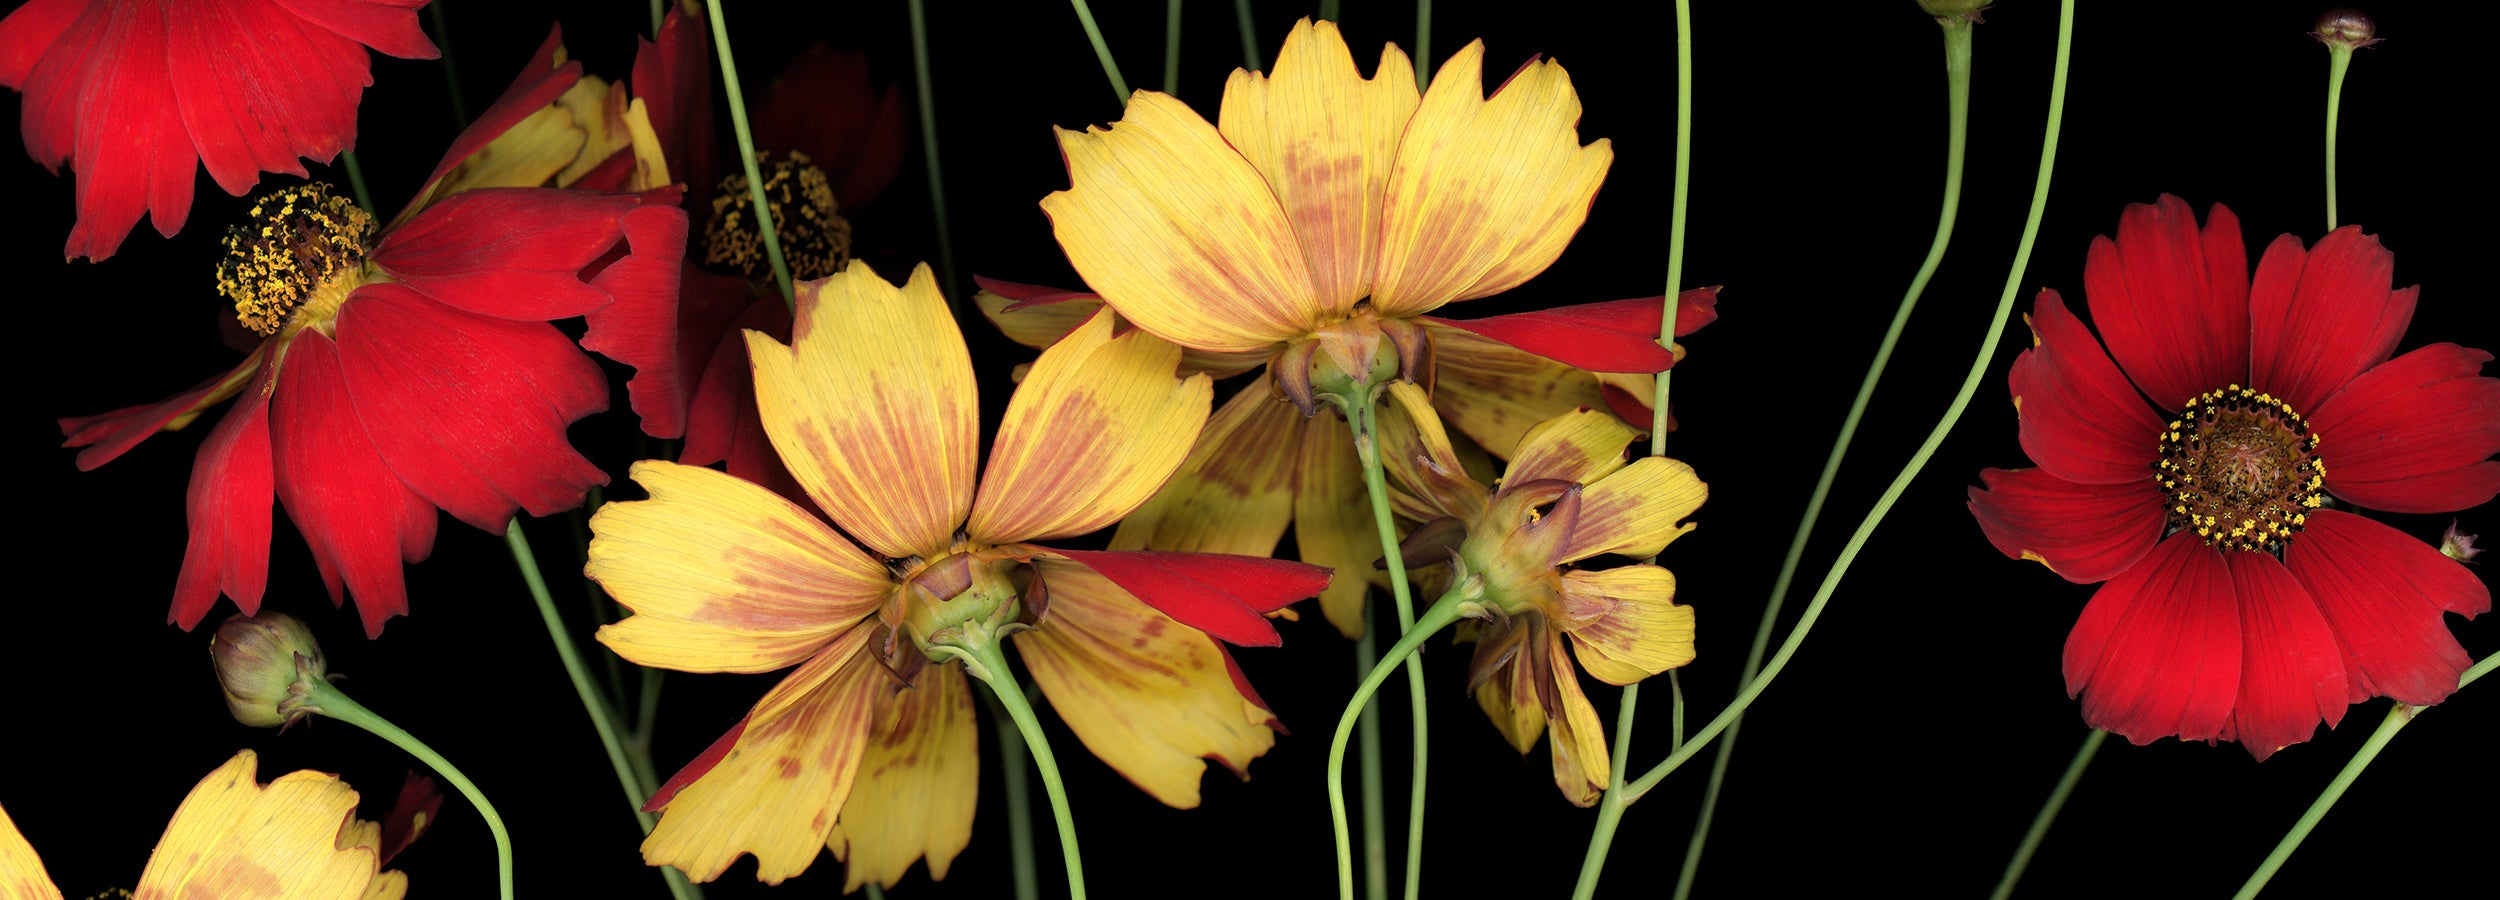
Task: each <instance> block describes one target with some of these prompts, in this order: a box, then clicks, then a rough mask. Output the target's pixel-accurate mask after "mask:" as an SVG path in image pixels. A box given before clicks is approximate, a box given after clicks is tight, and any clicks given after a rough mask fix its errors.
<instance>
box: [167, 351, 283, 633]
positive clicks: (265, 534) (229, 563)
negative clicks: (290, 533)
mask: <svg viewBox="0 0 2500 900" xmlns="http://www.w3.org/2000/svg"><path fill="white" fill-rule="evenodd" d="M269 387H270V373H269V371H268V370H267V369H263V370H261V374H260V377H258V378H254V379H252V384H251V387H249V388H247V389H246V393H245V394H244V395H243V402H241V403H237V404H235V406H234V408H233V409H231V410H228V411H227V412H226V418H225V419H224V420H223V421H220V422H218V423H217V427H216V428H215V429H213V430H211V431H210V432H209V433H208V440H207V441H205V442H202V443H201V444H200V455H199V456H197V457H195V458H193V460H192V462H191V486H190V488H189V490H187V491H185V492H184V494H185V496H184V502H183V506H184V508H185V510H184V511H185V514H186V516H185V517H186V518H187V519H189V520H190V526H191V540H190V543H189V545H187V546H185V547H184V548H183V550H182V574H180V575H177V576H175V578H174V607H173V611H172V612H171V613H170V614H168V615H167V616H166V618H165V621H167V622H171V623H173V624H175V625H180V626H182V628H183V629H184V630H186V631H188V630H190V628H191V627H192V626H194V625H198V624H200V617H201V616H204V615H207V614H208V609H209V607H211V606H215V605H217V595H218V593H219V592H223V593H224V594H225V595H226V596H228V597H232V598H234V605H235V606H237V607H240V608H241V609H242V610H243V612H244V613H245V614H246V615H249V614H251V613H254V612H258V611H259V610H260V595H261V592H262V591H263V590H265V589H267V588H268V586H269V510H270V507H272V506H274V505H275V503H274V501H273V494H272V492H273V490H274V488H273V487H272V486H271V475H270V462H269Z"/></svg>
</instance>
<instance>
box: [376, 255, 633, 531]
mask: <svg viewBox="0 0 2500 900" xmlns="http://www.w3.org/2000/svg"><path fill="white" fill-rule="evenodd" d="M338 347H339V360H340V368H341V369H343V370H344V371H345V372H346V375H347V379H346V380H347V390H348V394H349V396H351V397H354V398H355V401H356V413H357V418H359V419H361V420H362V421H363V422H364V423H365V431H366V433H367V435H368V436H369V437H371V438H372V440H373V446H374V448H375V449H378V450H380V451H381V452H382V458H383V459H384V460H387V461H388V462H389V463H390V466H391V471H393V472H396V473H398V475H399V478H400V480H401V481H403V482H406V483H407V485H408V487H409V488H410V489H412V490H414V491H416V492H417V494H418V495H419V496H422V497H424V498H425V499H427V500H430V501H432V502H433V503H434V504H435V505H437V506H440V507H442V508H443V509H444V510H445V511H446V512H449V513H451V514H452V515H453V516H456V517H458V518H459V519H460V520H461V521H463V522H467V523H469V524H471V525H474V526H477V527H479V528H483V529H486V530H488V531H502V530H503V528H504V525H505V523H507V522H509V521H511V518H512V510H513V507H514V506H516V505H518V506H520V507H522V508H524V509H527V510H529V511H530V514H531V515H539V516H543V515H549V514H552V513H557V512H561V511H564V510H567V509H571V508H573V507H574V506H577V505H580V503H581V502H582V494H583V492H585V491H587V490H589V489H590V488H591V487H592V486H593V485H599V484H605V483H607V476H606V475H605V474H604V473H601V472H600V471H599V469H598V468H597V467H594V466H592V465H591V464H590V462H589V461H588V460H585V459H583V458H582V457H581V454H579V453H576V452H574V450H573V448H572V446H571V445H569V444H567V443H566V442H565V436H564V431H565V428H566V427H568V426H570V425H571V424H572V423H573V422H574V420H577V419H580V418H581V417H583V416H586V415H589V414H591V413H594V412H598V411H600V410H602V409H605V408H607V401H608V389H607V382H606V380H605V379H603V378H601V377H600V374H599V367H598V365H597V364H595V363H593V362H591V361H590V358H589V357H587V356H584V355H582V352H581V351H580V350H579V349H577V348H575V347H574V346H573V342H572V341H571V340H568V339H566V338H565V336H564V334H563V333H562V332H559V331H557V330H556V329H555V327H554V326H552V325H548V324H546V323H544V322H515V321H511V320H507V319H490V318H485V317H482V316H473V315H470V314H468V313H464V312H460V311H458V310H454V309H451V308H449V307H445V306H443V305H441V304H438V303H435V302H433V301H431V300H428V299H426V298H425V297H423V296H421V295H419V294H417V293H416V292H414V291H411V290H409V289H407V288H406V287H405V286H403V285H398V284H371V285H366V286H364V287H362V288H358V289H357V291H356V294H355V295H354V296H352V297H349V298H348V300H347V303H346V305H345V307H344V308H343V309H342V310H341V311H340V313H339V319H338Z"/></svg>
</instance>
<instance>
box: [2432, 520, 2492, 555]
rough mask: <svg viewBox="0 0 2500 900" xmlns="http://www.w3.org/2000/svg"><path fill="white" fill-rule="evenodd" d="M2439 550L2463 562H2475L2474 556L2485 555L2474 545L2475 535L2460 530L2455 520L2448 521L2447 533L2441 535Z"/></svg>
mask: <svg viewBox="0 0 2500 900" xmlns="http://www.w3.org/2000/svg"><path fill="white" fill-rule="evenodd" d="M2439 552H2440V553H2441V554H2443V555H2445V556H2447V557H2448V558H2449V559H2453V560H2456V561H2458V562H2461V563H2470V562H2473V561H2474V557H2477V556H2481V555H2483V551H2482V550H2480V549H2478V548H2476V547H2475V546H2474V535H2470V534H2466V533H2463V532H2460V531H2458V530H2457V523H2456V522H2454V521H2450V522H2449V523H2448V531H2447V533H2445V534H2441V535H2440V536H2439Z"/></svg>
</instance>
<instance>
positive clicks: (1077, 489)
mask: <svg viewBox="0 0 2500 900" xmlns="http://www.w3.org/2000/svg"><path fill="white" fill-rule="evenodd" d="M1111 326H1112V317H1111V316H1110V315H1107V314H1104V313H1100V312H1097V313H1096V314H1095V316H1094V318H1093V319H1091V320H1089V321H1087V322H1086V324H1084V325H1081V326H1078V328H1077V330H1075V331H1073V332H1069V334H1068V336H1067V337H1065V338H1062V339H1060V341H1059V342H1058V343H1056V344H1053V345H1051V348H1050V349H1048V350H1045V351H1042V357H1041V359H1039V360H1037V361H1035V362H1034V364H1033V369H1032V371H1031V373H1029V374H1027V375H1026V376H1025V378H1024V383H1023V384H1022V385H1019V386H1018V387H1017V388H1016V393H1015V396H1014V397H1013V398H1011V399H1009V400H1008V401H1007V413H1006V417H1005V418H1004V419H1003V420H1002V421H1000V422H999V425H998V434H997V437H995V438H994V439H992V440H991V442H990V459H989V467H988V469H987V470H986V471H984V472H983V473H982V477H981V486H980V491H979V493H978V494H977V495H976V496H975V497H974V498H973V501H972V513H971V517H970V518H969V520H968V521H966V523H965V525H964V531H965V533H966V534H967V535H970V536H971V538H972V539H973V540H975V541H979V542H981V543H985V544H993V545H995V544H1009V543H1015V542H1018V541H1039V540H1050V539H1053V538H1063V537H1074V536H1077V535H1081V534H1091V533H1093V532H1095V531H1099V530H1101V529H1103V528H1106V527H1109V526H1110V525H1111V523H1113V522H1117V521H1119V520H1120V518H1121V517H1122V516H1126V515H1128V513H1129V511H1130V510H1133V509H1136V508H1137V506H1138V504H1141V503H1144V502H1146V498H1148V497H1150V496H1153V495H1154V492H1155V490H1156V489H1157V488H1160V487H1162V486H1163V483H1164V482H1165V481H1166V480H1168V479H1170V478H1171V477H1172V471H1173V470H1174V469H1176V468H1179V467H1180V464H1181V461H1182V460H1183V459H1184V458H1186V457H1187V456H1188V454H1189V450H1190V445H1191V444H1193V443H1195V442H1196V441H1197V439H1198V432H1199V429H1200V428H1201V427H1203V426H1204V425H1205V424H1206V420H1207V403H1208V399H1209V398H1210V397H1211V396H1212V395H1213V392H1214V387H1213V385H1212V384H1211V381H1210V379H1208V378H1207V377H1206V376H1204V375H1195V376H1191V377H1188V378H1175V377H1173V373H1174V372H1175V371H1176V370H1177V368H1178V366H1179V365H1180V358H1181V348H1180V347H1179V346H1177V345H1175V344H1172V343H1170V342H1168V341H1164V340H1160V339H1158V338H1156V337H1154V336H1153V335H1150V334H1147V333H1145V332H1143V331H1137V330H1131V331H1129V333H1127V334H1125V335H1120V336H1117V337H1114V336H1113V334H1112V327H1111Z"/></svg>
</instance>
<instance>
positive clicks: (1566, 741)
mask: <svg viewBox="0 0 2500 900" xmlns="http://www.w3.org/2000/svg"><path fill="white" fill-rule="evenodd" d="M1545 640H1546V641H1547V646H1546V649H1545V652H1544V654H1542V655H1543V657H1544V659H1545V661H1546V665H1547V666H1549V667H1550V668H1549V670H1548V671H1547V672H1545V673H1544V677H1546V678H1549V679H1552V680H1553V683H1554V695H1555V699H1556V700H1557V701H1559V702H1560V704H1561V706H1562V708H1561V709H1549V710H1546V711H1545V726H1546V729H1547V730H1549V731H1551V732H1553V740H1552V741H1551V742H1549V743H1548V744H1547V746H1546V750H1547V752H1549V753H1552V754H1553V757H1554V786H1555V787H1558V788H1561V789H1562V793H1563V799H1565V800H1569V801H1571V805H1573V806H1580V807H1588V806H1594V805H1596V804H1597V798H1598V797H1599V796H1600V795H1602V794H1604V793H1605V792H1606V779H1608V778H1610V777H1613V773H1614V769H1613V768H1612V766H1613V765H1614V764H1613V762H1612V758H1611V757H1610V755H1609V754H1608V752H1607V750H1606V726H1605V725H1603V724H1601V723H1600V722H1599V721H1598V719H1597V707H1594V706H1591V705H1589V698H1588V695H1587V694H1584V693H1581V692H1580V673H1578V672H1575V671H1572V668H1571V656H1570V655H1569V654H1566V653H1564V652H1563V648H1562V636H1561V635H1558V634H1553V633H1551V632H1548V633H1547V635H1546V638H1545Z"/></svg>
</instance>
